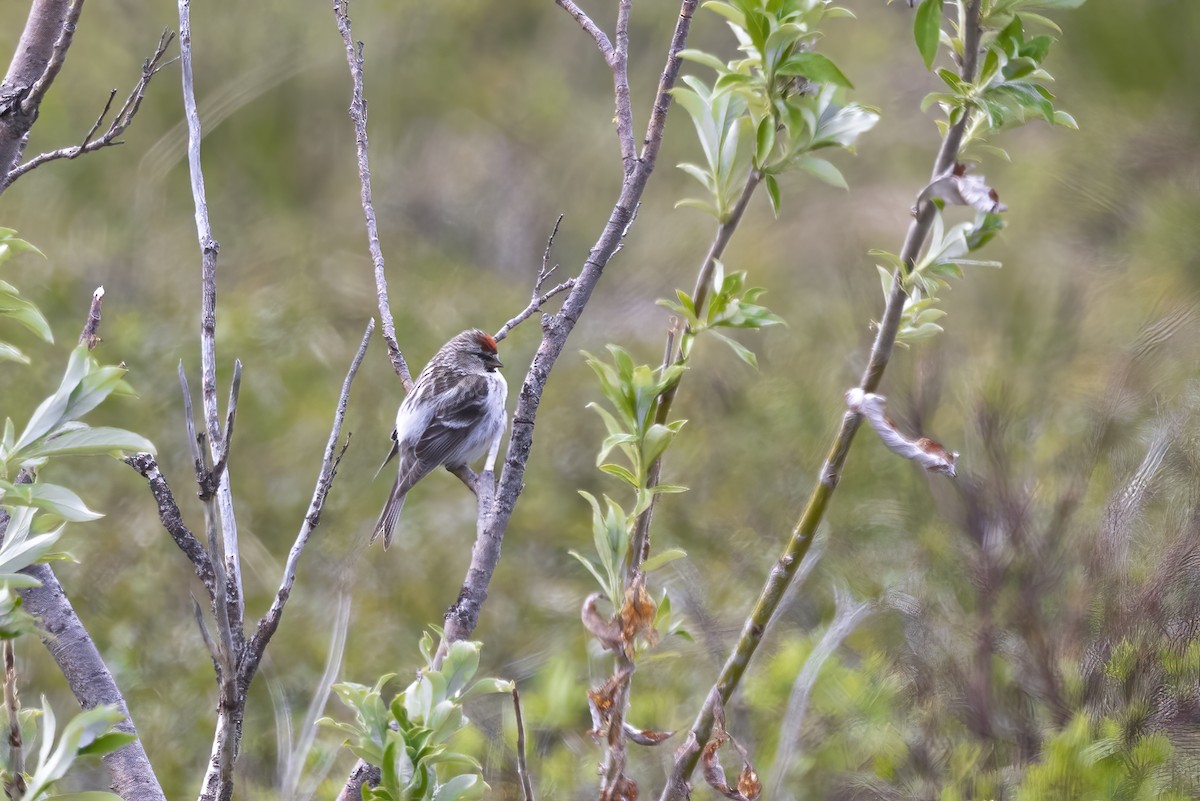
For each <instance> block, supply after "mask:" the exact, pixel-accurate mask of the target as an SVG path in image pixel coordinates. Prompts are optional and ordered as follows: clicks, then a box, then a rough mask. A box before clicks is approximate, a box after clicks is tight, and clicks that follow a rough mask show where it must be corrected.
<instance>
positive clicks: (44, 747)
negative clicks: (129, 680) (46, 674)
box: [0, 696, 137, 801]
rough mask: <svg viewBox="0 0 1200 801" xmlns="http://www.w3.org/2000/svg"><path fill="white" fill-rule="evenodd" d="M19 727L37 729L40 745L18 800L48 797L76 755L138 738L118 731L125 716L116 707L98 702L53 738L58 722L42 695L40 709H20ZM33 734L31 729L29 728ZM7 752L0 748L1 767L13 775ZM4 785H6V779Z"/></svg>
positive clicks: (112, 797)
mask: <svg viewBox="0 0 1200 801" xmlns="http://www.w3.org/2000/svg"><path fill="white" fill-rule="evenodd" d="M21 717H22V729H34V728H37V729H40V737H41V745H40V747H39V749H38V752H37V762H36V767H35V768H34V770H33V772H32V773H31V774H28V775H27V777H26V788H27V789H26V791H25V794H24V795H23V796H21V799H20V801H38V800H39V799H43V798H50V797H51V796H50V793H51V792H52V791H53V789H54V785H55V784H56V783H57V782H58V781H59V780H61V779H62V778H63V777H64V776H66V775H67V772H68V771H69V770H70V769H71V766H72V765H73V764H74V763H75V761H76V760H77V759H79V758H80V757H85V756H104V755H105V754H111V753H112V752H113V751H117V750H119V749H121V748H124V747H125V746H126V745H128V744H129V743H131V742H133V741H134V740H136V739H137V737H136V736H135V735H133V734H129V733H128V732H123V731H117V730H116V729H115V728H114V727H115V726H116V725H117V724H118V723H120V722H121V721H123V720H124V719H125V715H123V714H122V713H121V712H120V711H119V710H118V709H117V708H116V707H113V706H107V705H106V706H98V707H95V708H93V709H89V710H87V711H85V712H80V713H79V714H78V715H76V716H75V717H73V718H71V720H70V721H69V722H68V723H67V725H66V726H64V727H63V730H62V734H61V735H60V736H59V737H58V740H57V742H56V741H55V735H56V734H57V724H56V721H55V717H54V711H53V710H52V709H51V708H50V705H49V704H48V703H46V699H45V697H44V696H43V697H42V707H41V709H40V710H23V711H22V714H21ZM30 733H31V734H32V731H31V732H30ZM25 741H26V742H32V737H26V738H25ZM9 755H10V752H9V750H8V749H7V748H4V749H0V766H2V768H0V770H2V772H3V776H4V778H5V779H8V778H9V777H11V776H12V771H11V766H10V765H9V764H8V758H9ZM5 786H8V784H7V782H6V783H5ZM53 798H55V799H62V800H63V801H67V799H79V800H80V801H83V799H87V801H120V798H119V796H117V795H116V794H114V793H107V792H94V791H93V792H88V793H78V794H74V793H72V794H68V795H55V796H53Z"/></svg>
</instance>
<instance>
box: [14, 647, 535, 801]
mask: <svg viewBox="0 0 1200 801" xmlns="http://www.w3.org/2000/svg"><path fill="white" fill-rule="evenodd" d="M516 693H517V691H516V690H515V689H514V690H513V696H514V697H515V696H516ZM4 709H5V711H6V712H7V713H8V770H7V771H6V773H7V778H6V779H5V782H4V792H5V793H6V794H7V795H8V797H9V798H23V797H24V795H25V791H26V790H27V789H28V787H27V786H26V784H25V745H24V743H23V742H22V741H21V701H20V698H18V696H17V658H16V651H15V648H14V646H13V641H12V640H5V641H4ZM520 719H521V711H520V707H518V708H517V720H518V721H519V720H520ZM518 725H519V724H518ZM521 736H522V737H524V732H521ZM524 756H525V754H524V752H522V753H521V754H520V757H521V758H522V760H523V758H524Z"/></svg>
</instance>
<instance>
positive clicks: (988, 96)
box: [914, 0, 1082, 159]
mask: <svg viewBox="0 0 1200 801" xmlns="http://www.w3.org/2000/svg"><path fill="white" fill-rule="evenodd" d="M1081 3H1082V0H1065V2H1055V0H1048V1H1047V2H1034V0H995V2H991V3H984V4H983V8H982V10H981V15H980V26H981V27H982V29H983V31H984V33H983V37H982V40H981V44H982V46H983V48H984V50H983V60H982V62H981V64H980V66H979V71H978V75H977V76H976V77H975V79H974V80H973V81H966V80H963V78H962V77H961V76H959V75H958V74H956V73H955V72H954V71H953V70H949V69H946V68H944V67H943V68H938V69H937V70H936V74H937V76H938V77H939V78H941V80H942V82H943V83H944V84H946V87H947V89H948V90H949V91H938V92H932V93H930V94H928V95H926V97H925V99H924V100H923V101H922V103H921V108H922V109H927V108H929V107H930V106H932V105H934V104H938V105H939V106H941V107H942V108H943V109H944V110H945V112H946V115H947V119H946V120H945V121H939V122H938V125H939V126H940V127H942V128H943V131H944V130H945V129H946V128H947V127H948V126H950V125H954V124H955V123H957V122H959V121H960V120H962V119H963V117H964V116H966V115H969V114H972V113H973V112H979V113H978V114H974V115H973V116H972V117H971V119H970V121H969V124H968V126H967V129H966V131H965V132H964V135H963V142H962V145H963V149H964V152H966V153H970V152H971V151H972V150H976V151H983V152H991V153H993V154H995V155H999V156H1001V157H1003V158H1005V159H1007V158H1008V154H1007V152H1005V151H1004V150H1002V149H1000V148H996V147H993V146H991V145H988V144H986V138H987V135H988V134H990V133H995V132H998V131H1000V130H1003V129H1005V128H1010V127H1014V126H1018V125H1023V124H1024V123H1026V122H1027V121H1029V120H1030V119H1039V118H1040V119H1043V120H1045V121H1046V122H1047V123H1049V124H1051V125H1060V126H1064V127H1067V128H1077V127H1078V126H1077V125H1076V123H1075V119H1074V117H1072V116H1071V115H1070V114H1068V113H1067V112H1065V111H1062V110H1059V109H1056V108H1055V107H1054V104H1053V102H1052V101H1053V100H1054V94H1053V93H1052V92H1051V91H1050V89H1049V88H1048V87H1047V84H1048V83H1051V82H1053V80H1054V78H1053V77H1052V76H1051V75H1050V73H1049V72H1047V71H1046V69H1045V68H1044V66H1043V63H1044V62H1045V60H1046V57H1047V56H1048V55H1049V53H1050V47H1051V45H1052V44H1053V43H1054V39H1053V37H1051V36H1050V35H1048V34H1040V35H1037V36H1027V34H1026V32H1025V23H1026V22H1032V23H1036V24H1039V25H1042V26H1044V27H1048V28H1050V29H1052V30H1054V31H1056V32H1057V31H1058V27H1057V26H1056V25H1055V24H1054V23H1053V22H1052V21H1051V20H1049V19H1047V18H1046V17H1044V16H1042V15H1040V14H1037V13H1034V12H1033V11H1032V9H1034V8H1048V9H1053V8H1066V7H1074V6H1077V5H1080V4H1081ZM956 5H957V7H958V12H959V13H958V19H959V22H958V24H957V26H956V28H955V34H954V35H951V34H948V33H947V32H945V31H944V30H942V27H941V21H942V13H943V0H925V2H924V3H922V5H921V7H920V8H919V9H918V10H917V14H916V20H915V23H914V34H915V36H916V40H917V47H918V49H919V50H920V52H921V56H922V58H923V59H924V61H925V65H926V67H929V68H932V66H933V62H934V61H935V59H936V57H937V48H938V45H939V44H940V45H942V46H944V47H945V48H946V49H947V50H948V52H949V53H950V54H951V55H952V56H953V58H954V59H955V61H956V62H957V63H962V60H963V57H964V52H963V51H964V46H965V45H964V41H963V36H962V26H963V22H962V19H963V15H964V9H963V7H964V3H963V2H962V0H958V2H957V3H956ZM1018 12H1020V13H1018Z"/></svg>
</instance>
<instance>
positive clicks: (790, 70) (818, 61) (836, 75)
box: [778, 0, 928, 89]
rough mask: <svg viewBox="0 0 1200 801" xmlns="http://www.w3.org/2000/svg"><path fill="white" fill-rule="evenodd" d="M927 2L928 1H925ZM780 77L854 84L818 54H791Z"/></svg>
mask: <svg viewBox="0 0 1200 801" xmlns="http://www.w3.org/2000/svg"><path fill="white" fill-rule="evenodd" d="M927 2H928V0H927ZM918 13H919V12H918ZM778 74H780V75H802V76H804V77H805V78H808V79H809V80H810V81H813V82H815V83H827V84H832V85H834V86H841V87H843V88H845V89H853V88H854V84H852V83H850V79H849V78H847V77H846V75H845V73H843V72H842V71H841V70H840V69H838V66H837V65H836V64H834V63H833V62H832V61H831V60H830V59H829V57H828V56H823V55H821V54H820V53H792V55H790V56H789V57H788V59H787V61H785V62H783V63H782V64H780V65H779V69H778Z"/></svg>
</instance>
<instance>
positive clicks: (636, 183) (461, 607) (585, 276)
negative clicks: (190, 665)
mask: <svg viewBox="0 0 1200 801" xmlns="http://www.w3.org/2000/svg"><path fill="white" fill-rule="evenodd" d="M345 3H346V0H335V5H334V11H335V14H336V15H337V18H338V26H339V28H340V29H341V30H342V32H343V34H342V35H343V40H344V41H345V42H346V44H347V55H348V56H350V55H351V54H352V48H351V47H350V36H349V20H348V19H347V18H346V17H345ZM697 3H698V0H682V3H681V5H680V11H679V20H678V22H677V23H676V26H675V32H674V34H673V36H672V38H671V44H670V46H669V49H668V51H667V58H666V66H665V67H664V68H663V73H662V77H661V78H660V79H659V84H658V90H657V92H656V94H655V100H654V112H653V114H652V115H651V117H650V124H649V126H648V127H647V131H646V141H647V147H646V148H644V149H643V151H642V157H641V158H640V159H639V160H638V161H637V164H636V165H635V166H634V169H633V170H630V171H625V174H624V179H623V181H622V183H621V192H620V194H619V195H618V197H617V200H616V203H614V204H613V209H612V212H611V213H610V214H609V217H608V221H607V222H606V223H605V225H604V228H603V230H602V231H601V233H600V235H599V237H598V238H597V240H596V244H595V245H593V246H592V249H591V251H590V252H589V253H588V257H587V259H586V260H585V261H584V264H583V268H582V270H581V271H580V273H579V276H578V277H577V278H576V279H575V284H574V286H572V287H571V291H570V292H569V293H568V294H567V298H566V300H565V301H564V302H563V307H562V309H561V310H560V311H559V312H558V314H556V315H553V316H552V317H548V318H547V319H546V320H545V322H544V323H543V326H542V342H541V344H540V345H539V346H538V350H537V353H535V354H534V357H533V362H532V364H530V366H529V370H528V372H527V373H526V375H525V380H524V381H523V382H522V385H521V390H520V392H519V393H518V401H517V408H516V410H515V411H514V413H513V417H512V429H511V430H512V434H511V436H510V437H509V441H508V452H507V454H506V455H505V459H504V467H503V472H502V473H501V475H500V481H499V484H498V485H497V484H496V483H494V482H493V480H492V477H491V475H490V474H489V473H486V472H485V473H484V474H483V475H482V476H481V477H480V480H478V481H477V482H475V484H476V497H477V498H478V510H479V511H478V517H477V519H476V535H475V544H474V546H473V547H472V549H471V564H470V566H469V567H468V569H467V575H466V578H465V579H464V581H463V586H462V590H461V591H460V592H459V595H458V599H457V600H456V601H455V602H454V603H453V604H451V606H450V608H449V609H448V610H446V616H445V620H444V623H445V628H444V634H443V637H442V643H441V645H440V646H439V653H444V652H445V649H446V648H447V647H448V644H449V643H452V642H456V641H458V640H463V639H466V638H467V637H469V636H470V635H471V632H473V631H474V630H475V626H476V624H477V623H478V622H479V612H480V609H482V607H483V603H484V601H486V600H487V592H488V585H489V584H490V583H491V580H492V575H493V573H494V572H495V570H496V565H497V563H498V562H499V560H500V546H501V544H502V543H503V541H504V533H505V531H506V530H507V529H508V523H509V520H510V519H511V517H512V513H513V509H514V508H515V507H516V503H517V499H518V498H519V496H520V495H521V491H522V489H523V488H524V477H525V466H526V464H527V463H528V461H529V455H530V453H531V452H532V449H533V427H534V424H535V422H536V419H537V410H538V406H539V405H540V404H541V399H542V393H543V392H544V391H545V388H546V382H547V381H548V380H549V377H550V372H551V370H553V368H554V364H555V362H557V360H558V357H559V356H560V355H561V354H562V351H563V348H564V347H566V343H567V337H568V336H570V333H571V331H572V330H573V329H574V328H575V323H576V322H577V321H578V320H579V316H580V315H581V314H582V313H583V310H584V308H585V307H586V306H587V303H588V300H589V299H590V298H591V295H592V291H593V290H594V289H595V287H596V284H597V282H598V281H599V280H600V276H601V274H602V273H603V271H604V268H605V267H606V266H607V265H608V262H609V261H610V260H611V259H612V257H613V255H614V254H615V253H616V252H617V250H619V249H620V246H621V242H622V239H623V238H624V236H625V234H626V232H627V231H628V229H629V226H630V224H631V223H632V222H633V219H634V217H635V216H636V214H637V207H638V204H639V203H640V202H641V198H642V194H643V193H644V192H645V189H646V183H647V182H648V181H649V180H650V174H651V173H652V172H653V171H654V166H655V164H656V162H657V159H658V148H659V144H660V143H661V141H662V132H663V128H664V126H665V125H666V121H667V110H668V109H669V108H670V104H671V95H670V90H671V88H672V87H673V86H674V84H675V79H676V77H677V76H678V74H679V67H680V63H681V59H680V58H679V51H681V50H682V49H683V48H684V45H685V44H686V43H687V36H688V32H689V31H690V30H691V23H692V14H693V13H694V12H695V10H696V5H697ZM353 68H354V64H353V61H352V63H351V70H352V71H353ZM363 144H365V139H364V140H362V142H360V153H362V152H363V148H362V145H363ZM378 777H379V772H378V770H377V769H374V768H372V766H370V765H368V764H366V763H365V762H363V761H362V760H359V762H358V763H357V764H356V765H355V767H354V770H353V771H352V772H351V774H350V777H349V778H348V779H347V781H346V785H345V787H343V789H342V791H341V793H340V794H339V795H338V799H339V801H343V800H345V801H349V800H350V799H357V798H360V797H361V790H362V784H363V783H364V782H370V781H378Z"/></svg>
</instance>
